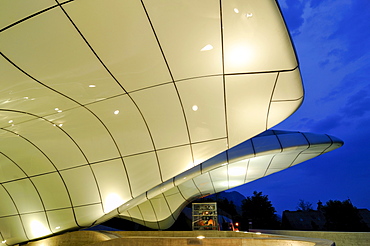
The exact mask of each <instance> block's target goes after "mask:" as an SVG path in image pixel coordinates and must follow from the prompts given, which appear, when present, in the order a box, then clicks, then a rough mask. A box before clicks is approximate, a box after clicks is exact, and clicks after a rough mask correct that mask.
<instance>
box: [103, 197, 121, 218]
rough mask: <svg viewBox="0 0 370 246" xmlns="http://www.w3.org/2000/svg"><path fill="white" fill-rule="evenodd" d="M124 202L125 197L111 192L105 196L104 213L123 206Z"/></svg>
mask: <svg viewBox="0 0 370 246" xmlns="http://www.w3.org/2000/svg"><path fill="white" fill-rule="evenodd" d="M123 203H124V201H123V199H122V198H121V197H120V196H119V195H118V194H116V193H110V194H108V195H107V197H106V198H105V203H104V213H109V212H110V211H112V210H113V209H115V208H117V207H119V206H121V205H122V204H123Z"/></svg>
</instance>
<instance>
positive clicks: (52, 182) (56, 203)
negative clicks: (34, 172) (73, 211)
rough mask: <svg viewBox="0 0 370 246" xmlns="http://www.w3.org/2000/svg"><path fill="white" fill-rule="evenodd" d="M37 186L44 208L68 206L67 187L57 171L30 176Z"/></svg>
mask: <svg viewBox="0 0 370 246" xmlns="http://www.w3.org/2000/svg"><path fill="white" fill-rule="evenodd" d="M31 180H32V182H33V183H34V185H35V186H36V188H37V191H38V193H39V194H40V196H41V198H42V201H43V203H44V206H45V209H46V210H50V209H58V208H64V207H70V206H71V202H70V199H69V196H68V193H67V189H66V187H65V185H64V183H63V180H62V179H61V177H60V175H59V174H58V173H50V174H45V175H40V176H36V177H33V178H31Z"/></svg>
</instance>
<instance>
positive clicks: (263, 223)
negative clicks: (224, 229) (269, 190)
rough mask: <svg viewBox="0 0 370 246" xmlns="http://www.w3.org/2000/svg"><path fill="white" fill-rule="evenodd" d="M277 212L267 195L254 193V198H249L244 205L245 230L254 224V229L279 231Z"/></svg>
mask: <svg viewBox="0 0 370 246" xmlns="http://www.w3.org/2000/svg"><path fill="white" fill-rule="evenodd" d="M275 213H276V210H275V208H274V207H273V206H272V204H271V202H270V201H269V200H268V196H267V195H262V192H257V191H254V192H253V196H251V197H247V198H246V199H245V200H244V201H243V204H242V218H243V223H242V224H243V225H244V226H243V228H242V229H243V230H246V229H248V228H245V227H246V226H248V224H249V222H252V228H258V229H278V228H279V224H280V223H279V221H278V218H277V216H276V214H275Z"/></svg>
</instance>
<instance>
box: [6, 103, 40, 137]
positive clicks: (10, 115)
mask: <svg viewBox="0 0 370 246" xmlns="http://www.w3.org/2000/svg"><path fill="white" fill-rule="evenodd" d="M6 100H7V99H6ZM33 119H35V116H31V115H28V114H25V113H22V112H11V111H2V110H0V127H1V128H5V129H6V130H9V131H12V132H15V133H17V131H18V124H19V123H21V122H25V121H29V120H33ZM0 134H2V132H0Z"/></svg>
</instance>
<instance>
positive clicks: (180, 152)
mask: <svg viewBox="0 0 370 246" xmlns="http://www.w3.org/2000/svg"><path fill="white" fill-rule="evenodd" d="M179 156H181V158H179ZM158 158H159V164H160V166H161V172H162V178H163V180H168V179H170V178H172V177H174V176H176V175H179V174H180V173H182V172H184V171H185V170H188V169H190V168H192V167H193V160H192V156H191V149H190V146H182V147H176V148H171V149H165V150H160V151H158Z"/></svg>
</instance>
